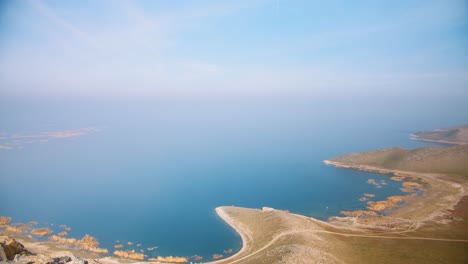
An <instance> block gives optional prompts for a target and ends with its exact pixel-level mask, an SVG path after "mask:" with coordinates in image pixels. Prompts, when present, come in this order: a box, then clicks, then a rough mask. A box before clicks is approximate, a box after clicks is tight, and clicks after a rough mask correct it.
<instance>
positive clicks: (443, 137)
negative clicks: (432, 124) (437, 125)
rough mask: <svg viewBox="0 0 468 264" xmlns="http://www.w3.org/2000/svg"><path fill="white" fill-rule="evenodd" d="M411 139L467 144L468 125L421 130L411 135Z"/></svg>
mask: <svg viewBox="0 0 468 264" xmlns="http://www.w3.org/2000/svg"><path fill="white" fill-rule="evenodd" d="M411 138H412V139H416V140H424V141H432V142H440V143H447V144H460V145H463V144H468V125H466V126H461V127H452V128H445V129H438V130H433V131H422V132H417V133H414V134H412V135H411Z"/></svg>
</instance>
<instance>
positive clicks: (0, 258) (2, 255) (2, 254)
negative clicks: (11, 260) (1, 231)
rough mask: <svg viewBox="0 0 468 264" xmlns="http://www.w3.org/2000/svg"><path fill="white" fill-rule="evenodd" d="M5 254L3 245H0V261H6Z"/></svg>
mask: <svg viewBox="0 0 468 264" xmlns="http://www.w3.org/2000/svg"><path fill="white" fill-rule="evenodd" d="M7 260H8V259H7V256H6V254H5V250H3V246H2V245H0V262H3V261H7Z"/></svg>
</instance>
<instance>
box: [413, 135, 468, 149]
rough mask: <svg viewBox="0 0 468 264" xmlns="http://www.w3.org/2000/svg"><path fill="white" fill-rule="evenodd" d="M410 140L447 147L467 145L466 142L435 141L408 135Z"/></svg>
mask: <svg viewBox="0 0 468 264" xmlns="http://www.w3.org/2000/svg"><path fill="white" fill-rule="evenodd" d="M410 139H412V140H420V141H426V142H433V143H442V144H449V145H460V146H461V145H468V143H466V142H461V141H446V140H437V139H427V138H423V137H420V136H417V135H415V134H411V135H410Z"/></svg>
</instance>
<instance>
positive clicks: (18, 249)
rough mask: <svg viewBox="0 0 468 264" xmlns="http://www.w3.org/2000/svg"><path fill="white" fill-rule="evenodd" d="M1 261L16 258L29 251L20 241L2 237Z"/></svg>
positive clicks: (0, 240) (0, 241)
mask: <svg viewBox="0 0 468 264" xmlns="http://www.w3.org/2000/svg"><path fill="white" fill-rule="evenodd" d="M0 247H1V248H0V257H1V258H2V259H0V261H7V260H14V259H15V256H16V255H26V254H28V253H29V252H28V251H27V250H26V249H25V248H24V246H23V245H22V244H21V243H19V242H18V241H16V240H14V239H11V238H8V237H0Z"/></svg>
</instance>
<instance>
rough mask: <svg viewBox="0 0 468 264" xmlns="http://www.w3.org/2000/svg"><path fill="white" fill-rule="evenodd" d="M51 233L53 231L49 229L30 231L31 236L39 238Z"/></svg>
mask: <svg viewBox="0 0 468 264" xmlns="http://www.w3.org/2000/svg"><path fill="white" fill-rule="evenodd" d="M52 233H53V231H52V230H50V229H49V228H38V229H33V230H32V231H31V234H33V235H36V236H40V237H45V236H48V235H50V234H52Z"/></svg>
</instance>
